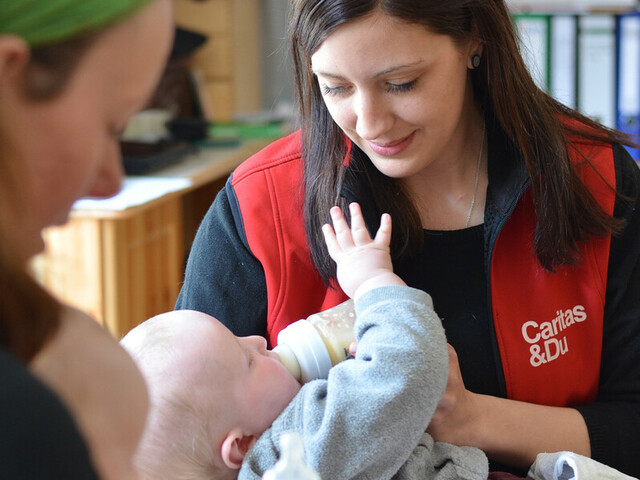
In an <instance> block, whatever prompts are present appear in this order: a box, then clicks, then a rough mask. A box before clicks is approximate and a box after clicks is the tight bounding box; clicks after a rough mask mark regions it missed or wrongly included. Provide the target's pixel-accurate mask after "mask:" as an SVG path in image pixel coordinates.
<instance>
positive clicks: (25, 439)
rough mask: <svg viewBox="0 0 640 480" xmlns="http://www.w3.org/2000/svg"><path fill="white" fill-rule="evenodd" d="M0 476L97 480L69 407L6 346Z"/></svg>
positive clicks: (0, 356)
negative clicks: (68, 409) (7, 350)
mask: <svg viewBox="0 0 640 480" xmlns="http://www.w3.org/2000/svg"><path fill="white" fill-rule="evenodd" d="M0 478H2V480H30V479H37V480H49V479H50V480H61V479H65V480H98V476H97V475H96V473H95V471H94V469H93V466H92V465H91V460H90V458H89V452H88V450H87V446H86V445H85V442H84V440H83V439H82V437H81V436H80V433H79V432H78V429H77V428H76V425H75V423H74V421H73V419H72V418H71V415H70V414H69V412H68V411H67V409H66V408H65V407H64V405H63V404H62V403H61V402H60V400H59V399H58V398H57V397H56V395H54V393H53V392H52V391H51V390H49V389H48V388H47V387H46V386H45V385H44V384H42V383H41V382H40V381H39V380H38V379H36V378H35V377H34V376H33V375H32V374H31V373H30V372H29V370H28V369H27V368H26V366H25V365H24V364H22V363H21V362H20V361H19V360H17V359H16V358H15V357H13V356H12V355H10V354H9V353H7V352H6V351H4V350H2V349H0Z"/></svg>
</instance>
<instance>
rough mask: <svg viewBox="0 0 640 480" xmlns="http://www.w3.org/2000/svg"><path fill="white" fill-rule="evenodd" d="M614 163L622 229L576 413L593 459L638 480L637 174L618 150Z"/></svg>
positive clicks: (639, 228) (639, 203) (639, 190)
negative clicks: (589, 386)
mask: <svg viewBox="0 0 640 480" xmlns="http://www.w3.org/2000/svg"><path fill="white" fill-rule="evenodd" d="M614 160H615V166H616V185H617V191H618V193H619V194H620V197H619V198H618V200H617V202H616V206H615V211H614V215H615V216H616V217H619V218H625V219H626V220H627V225H626V227H625V229H624V231H623V232H622V234H620V235H617V236H615V237H613V239H612V241H611V251H610V255H609V269H608V276H607V291H606V303H605V312H604V327H603V328H604V331H603V345H602V364H601V368H600V387H599V391H598V398H597V401H596V402H595V403H593V404H591V405H586V406H582V407H578V410H579V411H580V413H581V414H582V415H583V417H584V419H585V421H586V424H587V428H588V430H589V437H590V440H591V456H592V458H593V459H594V460H597V461H599V462H602V463H604V464H607V465H610V466H612V467H614V468H616V469H618V470H620V471H622V472H624V473H626V474H628V475H632V476H634V477H640V455H638V445H640V208H639V207H640V169H639V168H638V166H637V165H636V163H635V162H634V161H633V159H632V158H631V157H630V155H629V154H628V153H627V152H626V150H624V148H622V147H614ZM625 197H626V198H625Z"/></svg>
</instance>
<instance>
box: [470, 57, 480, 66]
mask: <svg viewBox="0 0 640 480" xmlns="http://www.w3.org/2000/svg"><path fill="white" fill-rule="evenodd" d="M480 60H481V58H480V55H478V54H477V53H476V54H475V55H474V56H473V57H471V65H472V66H473V68H478V67H479V66H480Z"/></svg>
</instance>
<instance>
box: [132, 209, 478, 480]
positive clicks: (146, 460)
mask: <svg viewBox="0 0 640 480" xmlns="http://www.w3.org/2000/svg"><path fill="white" fill-rule="evenodd" d="M350 211H351V217H352V226H351V228H349V226H348V225H347V222H346V220H345V219H344V217H343V215H342V212H341V211H340V209H339V208H335V207H334V208H333V209H331V217H332V222H333V227H331V226H329V225H326V226H325V227H324V235H325V241H326V243H327V247H328V250H329V254H330V255H331V257H332V258H333V259H334V260H335V261H336V263H337V268H338V270H337V277H338V281H339V283H340V286H341V287H342V289H343V290H344V291H345V293H346V294H347V295H349V296H350V297H352V298H353V299H354V300H355V308H356V314H357V320H356V325H355V334H356V340H357V341H358V347H357V352H356V354H355V358H354V359H351V360H347V361H345V362H342V363H340V364H338V365H337V366H335V367H334V368H333V369H332V370H331V372H330V374H329V378H328V379H326V380H315V381H312V382H310V383H307V384H305V385H304V386H302V387H301V386H300V385H299V384H298V383H297V381H295V380H294V379H293V377H292V376H291V375H290V374H289V373H288V371H287V370H286V369H285V368H284V367H283V366H282V364H281V363H280V362H279V360H278V358H277V355H276V354H275V353H273V352H270V351H268V350H267V349H266V341H265V339H264V338H262V337H256V336H254V337H244V338H238V337H235V336H234V335H233V334H232V333H231V332H230V331H229V330H228V329H227V328H226V327H224V326H223V325H222V324H221V323H220V322H218V321H217V320H216V319H214V318H212V317H210V316H208V315H205V314H203V313H198V312H193V311H174V312H169V313H166V314H162V315H159V316H157V317H154V318H152V319H150V320H148V321H146V322H144V323H143V324H141V325H139V326H138V327H136V328H135V329H133V330H132V331H131V332H130V333H129V334H128V335H127V336H126V337H125V338H124V339H123V340H122V344H123V345H124V346H125V348H126V349H127V350H129V351H130V352H131V354H132V355H133V357H134V358H135V359H136V361H137V362H138V365H139V366H140V368H141V369H142V371H143V374H144V376H145V377H146V379H147V382H148V386H149V390H150V397H151V404H152V407H151V411H150V415H149V422H148V425H147V429H146V432H145V434H144V437H143V440H142V442H141V446H140V450H139V452H138V454H137V456H136V459H135V462H136V465H137V466H138V468H139V470H140V471H141V473H142V476H143V478H146V479H158V478H162V479H178V478H191V479H210V478H236V477H238V478H242V479H244V478H253V479H257V478H260V477H261V476H262V474H263V473H264V472H265V471H266V470H267V469H269V468H271V467H272V466H273V465H274V464H275V462H276V461H277V459H278V457H279V437H280V435H281V434H282V433H284V432H286V431H297V432H299V433H300V434H301V435H302V438H303V441H304V443H305V450H306V454H305V459H306V461H307V463H308V464H309V465H310V467H311V468H313V469H314V470H316V471H318V472H319V473H320V475H321V477H322V478H325V479H327V480H330V479H336V478H340V479H350V478H380V479H383V478H384V479H388V478H392V477H393V478H398V479H413V478H416V479H417V478H443V479H444V478H468V479H486V478H487V474H488V472H487V459H486V457H485V456H484V454H483V453H482V452H481V451H480V450H477V449H473V448H466V447H465V448H459V447H454V446H452V445H448V444H439V443H434V442H433V440H432V439H431V437H430V436H429V435H428V434H426V433H425V430H426V428H427V426H428V424H429V421H430V419H431V416H432V415H433V413H434V411H435V409H436V406H437V404H438V401H439V399H440V397H441V396H442V394H443V392H444V390H445V386H446V383H447V374H448V353H447V346H446V339H445V336H444V331H443V329H442V325H441V323H440V320H439V319H438V317H437V315H436V314H435V312H434V311H433V307H432V303H431V299H430V297H429V296H428V295H427V294H426V293H424V292H422V291H419V290H415V289H412V288H409V287H407V286H406V285H405V283H404V282H403V281H402V280H401V279H400V277H398V276H397V275H395V274H394V273H393V268H392V263H391V258H390V255H389V242H390V239H391V219H390V217H389V216H388V215H386V214H385V215H383V216H382V218H381V225H380V228H379V230H378V232H377V233H376V236H375V238H374V239H373V240H372V239H371V238H370V236H369V234H368V232H367V230H366V228H365V225H364V220H363V218H362V214H361V212H360V208H359V206H358V205H357V204H352V205H351V206H350Z"/></svg>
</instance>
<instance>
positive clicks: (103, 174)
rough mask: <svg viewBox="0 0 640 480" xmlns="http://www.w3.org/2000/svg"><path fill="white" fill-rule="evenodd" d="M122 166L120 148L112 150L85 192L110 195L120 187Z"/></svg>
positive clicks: (122, 174)
mask: <svg viewBox="0 0 640 480" xmlns="http://www.w3.org/2000/svg"><path fill="white" fill-rule="evenodd" d="M123 177H124V168H123V166H122V157H121V155H120V150H119V149H118V150H117V152H113V153H112V154H111V155H109V156H108V158H107V159H106V160H105V162H103V164H102V165H101V166H100V170H99V171H98V173H97V175H96V178H95V181H94V182H93V185H92V186H91V189H90V190H89V192H88V193H87V195H88V196H91V197H102V198H104V197H111V196H113V195H115V194H116V193H118V192H119V191H120V188H122V178H123Z"/></svg>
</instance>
